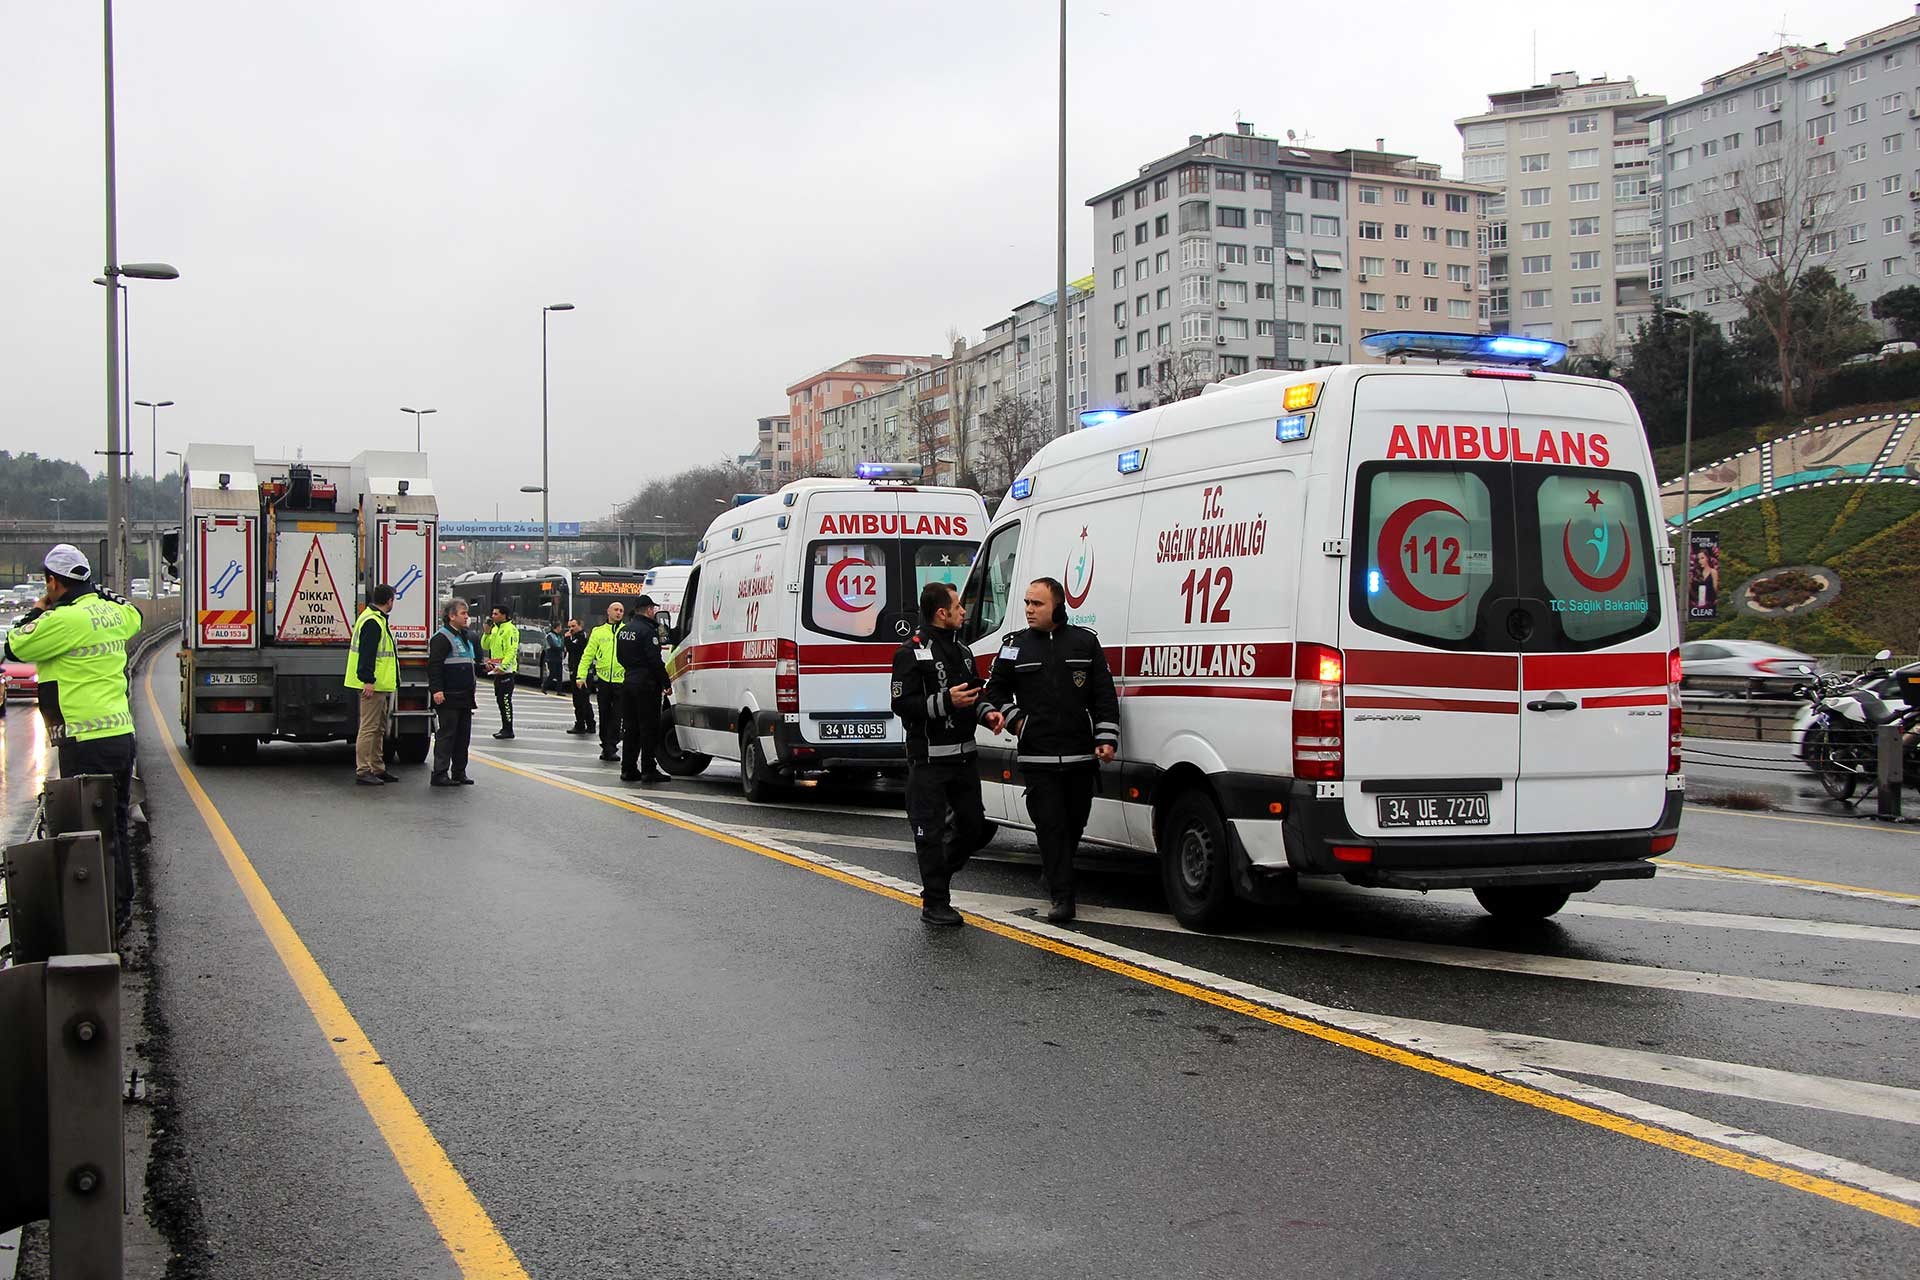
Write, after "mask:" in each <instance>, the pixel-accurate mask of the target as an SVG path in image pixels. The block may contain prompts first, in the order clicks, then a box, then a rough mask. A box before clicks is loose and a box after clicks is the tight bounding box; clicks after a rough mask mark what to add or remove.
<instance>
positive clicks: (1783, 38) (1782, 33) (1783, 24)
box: [1774, 9, 1793, 49]
mask: <svg viewBox="0 0 1920 1280" xmlns="http://www.w3.org/2000/svg"><path fill="white" fill-rule="evenodd" d="M1774 34H1775V35H1777V36H1778V37H1780V43H1779V44H1778V45H1776V46H1775V48H1779V49H1784V48H1786V47H1787V42H1788V41H1789V40H1791V39H1793V33H1792V32H1790V31H1788V30H1787V11H1786V10H1785V9H1782V10H1781V11H1780V30H1778V31H1776V32H1774Z"/></svg>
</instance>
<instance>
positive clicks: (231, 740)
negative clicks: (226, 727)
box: [227, 733, 260, 764]
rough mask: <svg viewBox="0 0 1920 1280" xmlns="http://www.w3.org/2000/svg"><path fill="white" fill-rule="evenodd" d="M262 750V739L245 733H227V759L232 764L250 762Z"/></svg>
mask: <svg viewBox="0 0 1920 1280" xmlns="http://www.w3.org/2000/svg"><path fill="white" fill-rule="evenodd" d="M259 751H260V739H258V738H255V737H250V736H248V735H247V734H243V733H230V734H228V735H227V761H228V763H230V764H250V763H252V761H253V758H254V756H255V755H257V754H259Z"/></svg>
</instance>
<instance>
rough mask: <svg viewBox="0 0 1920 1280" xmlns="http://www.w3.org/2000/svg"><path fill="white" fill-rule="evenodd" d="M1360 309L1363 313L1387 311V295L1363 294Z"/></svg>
mask: <svg viewBox="0 0 1920 1280" xmlns="http://www.w3.org/2000/svg"><path fill="white" fill-rule="evenodd" d="M1360 309H1361V310H1362V311H1385V310H1386V309H1387V295H1386V294H1384V293H1363V294H1361V295H1360Z"/></svg>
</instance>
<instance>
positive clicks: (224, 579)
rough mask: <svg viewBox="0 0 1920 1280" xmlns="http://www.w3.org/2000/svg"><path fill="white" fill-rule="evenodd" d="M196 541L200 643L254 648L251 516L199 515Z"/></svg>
mask: <svg viewBox="0 0 1920 1280" xmlns="http://www.w3.org/2000/svg"><path fill="white" fill-rule="evenodd" d="M194 524H195V526H196V528H195V530H194V537H195V539H196V541H198V543H199V561H198V563H197V565H195V566H194V577H195V589H194V596H195V604H194V608H195V621H196V624H197V625H198V627H199V637H198V639H199V643H200V644H203V645H209V646H211V645H223V646H225V645H230V646H233V647H235V648H243V649H245V648H251V647H253V646H254V645H255V644H256V643H258V639H257V632H258V622H257V619H256V617H255V614H254V600H255V596H256V592H255V583H254V577H253V528H254V517H252V516H200V517H198V518H197V519H195V521H194Z"/></svg>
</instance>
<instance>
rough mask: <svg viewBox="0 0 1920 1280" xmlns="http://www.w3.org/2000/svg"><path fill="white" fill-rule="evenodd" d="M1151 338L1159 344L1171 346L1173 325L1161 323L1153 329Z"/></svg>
mask: <svg viewBox="0 0 1920 1280" xmlns="http://www.w3.org/2000/svg"><path fill="white" fill-rule="evenodd" d="M1153 340H1154V342H1155V343H1156V344H1157V345H1159V346H1162V347H1165V346H1171V345H1172V343H1173V326H1172V325H1170V324H1163V325H1161V326H1160V327H1159V328H1158V329H1155V330H1154V331H1153Z"/></svg>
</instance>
